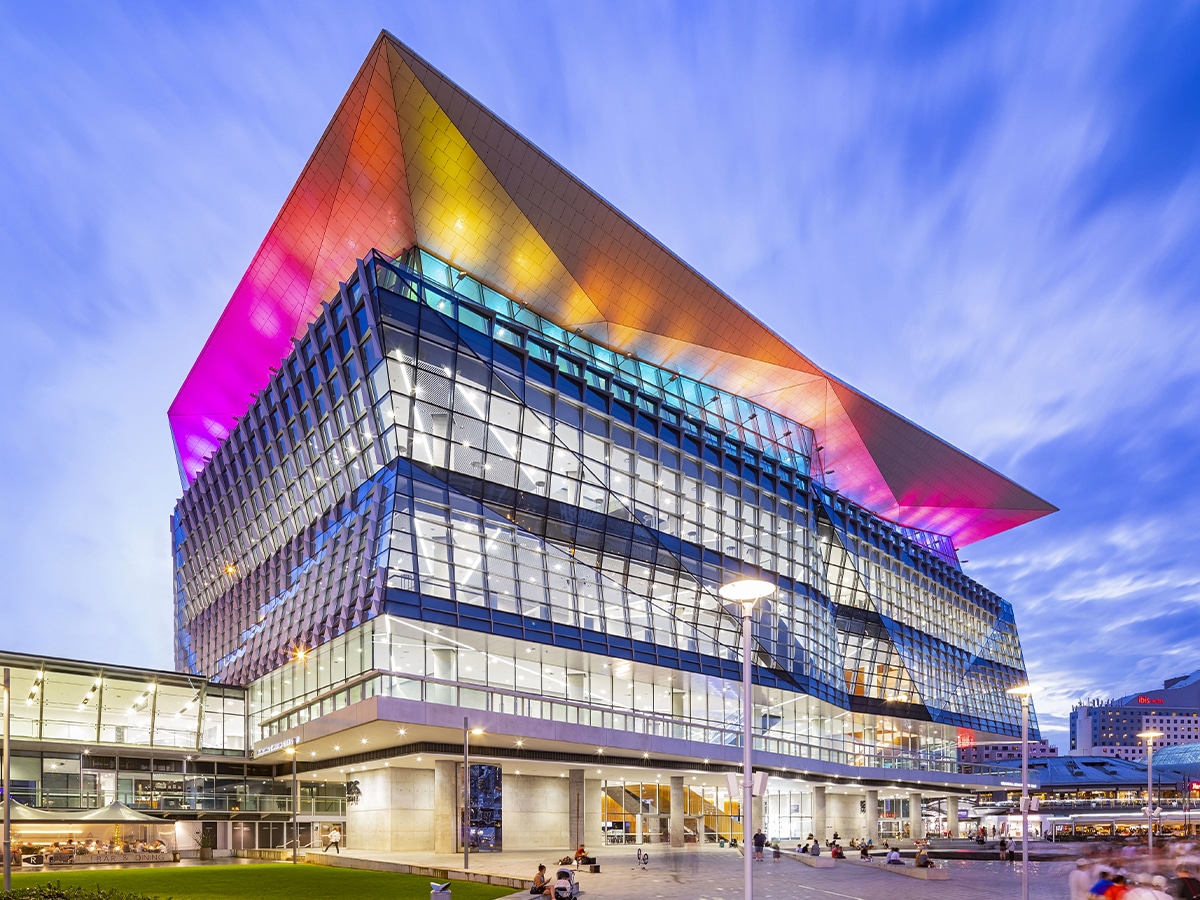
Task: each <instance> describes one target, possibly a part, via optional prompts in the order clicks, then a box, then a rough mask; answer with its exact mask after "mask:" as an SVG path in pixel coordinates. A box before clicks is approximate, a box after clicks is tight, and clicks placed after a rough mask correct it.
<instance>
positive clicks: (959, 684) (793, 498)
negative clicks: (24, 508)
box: [170, 33, 1054, 852]
mask: <svg viewBox="0 0 1200 900" xmlns="http://www.w3.org/2000/svg"><path fill="white" fill-rule="evenodd" d="M817 349H819V348H817ZM170 425H171V429H172V433H173V437H174V441H175V447H176V450H177V453H178V459H179V464H180V471H181V476H182V478H183V483H184V490H183V495H182V498H181V499H180V500H179V502H178V505H177V507H176V510H175V512H174V515H173V518H172V532H173V552H174V602H175V608H174V614H175V641H176V644H175V654H176V656H175V658H176V665H177V668H178V669H179V671H180V672H181V673H191V674H193V675H194V676H197V677H203V678H204V679H205V680H206V683H211V684H213V685H220V686H230V687H234V686H236V687H239V688H243V689H244V690H245V699H246V722H247V725H246V738H245V739H246V741H247V753H249V754H251V755H252V756H253V760H254V763H255V765H258V766H264V767H273V768H272V769H271V770H272V772H274V775H275V777H276V778H279V779H285V780H286V779H287V778H289V777H290V765H291V761H292V760H297V761H298V774H299V778H300V779H301V783H304V782H309V781H316V782H318V783H320V782H326V781H339V780H343V781H353V782H355V784H354V786H353V789H352V791H351V796H350V797H349V798H347V799H348V800H349V801H350V802H348V803H347V806H346V808H345V809H346V812H345V829H346V839H347V841H348V843H349V844H350V845H353V846H358V847H362V848H374V849H379V850H403V849H425V850H432V851H435V852H453V851H457V850H458V849H459V846H460V841H461V840H463V837H462V835H464V834H467V835H469V836H468V837H467V838H466V840H467V841H469V843H470V844H471V845H473V846H474V847H476V848H477V849H480V850H486V849H499V848H501V847H503V848H508V849H525V848H529V849H532V848H560V847H561V848H563V849H564V850H565V849H567V848H568V845H574V844H576V843H578V842H581V841H586V842H588V843H590V844H605V843H607V844H615V843H637V842H643V841H664V842H670V843H672V844H675V845H679V844H684V843H687V842H692V841H696V842H719V841H720V840H722V839H723V838H728V837H730V836H733V835H737V834H740V832H741V816H742V815H743V814H749V815H753V816H754V817H755V818H756V820H757V821H756V824H757V823H758V822H761V823H762V824H763V826H764V827H765V829H766V830H767V831H768V832H769V833H770V834H771V835H772V836H776V837H779V838H785V839H786V838H794V837H801V838H802V837H803V836H805V835H806V834H808V833H809V832H814V833H816V834H818V835H823V836H827V835H832V833H833V832H835V831H837V832H840V834H841V835H842V836H843V837H845V838H848V837H851V836H854V835H862V836H868V835H873V836H876V837H879V836H882V835H887V834H902V833H917V832H920V831H922V830H925V829H928V828H930V827H939V830H940V828H941V827H946V826H947V825H948V826H949V827H950V828H952V829H956V828H957V826H958V823H959V821H960V819H962V818H963V816H964V814H965V812H966V809H965V807H966V806H967V804H964V805H963V806H964V808H962V809H960V807H959V800H960V798H968V797H972V796H974V795H975V794H976V793H977V792H978V791H979V790H980V789H982V788H984V787H985V786H986V785H987V784H989V783H993V782H994V781H995V776H993V775H990V774H989V773H988V772H987V771H984V769H985V768H986V767H980V766H975V767H974V771H971V772H970V773H967V772H964V771H962V770H961V767H960V765H959V763H958V759H957V750H958V747H959V746H960V744H964V743H985V742H994V741H1000V740H1006V739H1011V738H1013V737H1016V736H1018V735H1019V734H1020V706H1019V704H1018V701H1017V699H1016V698H1015V697H1013V696H1011V695H1009V694H1007V693H1006V690H1007V689H1008V688H1011V687H1013V686H1016V685H1021V684H1023V683H1024V682H1025V681H1026V675H1025V667H1024V662H1023V659H1022V655H1021V647H1020V643H1019V640H1018V636H1017V630H1016V624H1015V620H1014V616H1013V610H1012V607H1011V606H1010V605H1009V603H1007V602H1006V601H1005V600H1003V599H1002V598H1000V597H998V596H997V595H995V594H994V593H992V592H991V591H989V590H988V589H987V588H985V587H984V586H982V585H980V584H978V583H977V582H975V581H973V580H972V579H971V578H969V577H968V576H967V575H965V574H964V573H963V571H962V569H961V567H960V565H959V558H958V551H959V549H960V548H962V547H963V546H965V545H966V544H969V543H971V542H974V541H978V540H981V539H983V538H986V537H988V536H990V535H993V534H996V533H998V532H1001V531H1004V530H1006V529H1008V528H1012V527H1014V526H1017V525H1020V524H1022V523H1026V522H1029V521H1031V520H1034V519H1037V518H1039V517H1041V516H1043V515H1046V514H1047V513H1050V512H1052V511H1053V510H1054V507H1052V506H1051V505H1050V504H1048V503H1046V502H1045V501H1043V500H1041V499H1039V498H1038V497H1037V496H1035V495H1034V494H1032V493H1030V492H1029V491H1027V490H1026V489H1024V488H1022V487H1020V486H1019V485H1017V484H1015V483H1013V482H1012V481H1010V480H1009V479H1007V478H1006V477H1004V476H1003V475H1001V474H999V473H998V472H996V471H994V470H992V469H991V468H989V467H988V466H986V465H984V464H982V463H980V462H978V461H977V460H975V459H973V458H971V457H970V456H968V455H967V454H965V453H963V452H961V451H959V450H957V449H955V448H954V447H952V446H950V445H949V444H947V443H945V442H944V441H942V440H940V439H939V438H937V437H935V436H933V435H932V434H930V433H928V432H927V431H924V430H923V429H921V428H920V427H918V426H917V425H914V424H913V423H911V422H909V421H908V420H906V419H904V418H903V417H901V416H900V415H898V414H896V413H894V412H892V411H891V410H889V409H887V408H885V407H883V406H882V405H880V404H879V403H877V402H875V401H873V400H871V399H870V398H869V397H867V396H865V395H864V394H862V393H860V392H859V391H857V390H855V389H854V388H852V387H850V386H848V385H846V384H845V383H843V382H841V381H839V380H837V379H836V378H835V377H833V376H831V375H829V374H828V373H826V372H825V371H824V370H822V369H821V368H819V367H818V366H817V365H816V364H815V363H813V362H811V361H810V360H809V359H808V358H807V357H806V356H804V355H802V354H801V353H800V352H798V351H797V350H795V349H793V348H792V347H791V346H790V345H789V344H788V343H786V342H785V341H784V339H783V338H782V337H780V336H779V335H777V334H776V333H774V332H773V331H772V330H770V328H769V327H768V326H767V325H766V324H764V323H763V322H761V321H759V320H758V319H757V318H755V317H754V316H753V315H752V314H751V313H750V312H748V311H747V310H746V309H745V308H743V307H742V306H740V305H738V304H737V303H736V302H735V301H734V300H732V299H730V298H729V297H727V296H726V295H725V294H723V293H722V292H721V291H720V290H719V289H718V288H716V287H715V286H714V285H712V284H711V283H710V282H708V281H707V280H705V279H704V277H703V276H701V275H700V274H698V273H697V272H696V271H695V270H694V269H692V268H691V267H689V266H688V265H687V264H686V263H684V262H683V261H681V260H680V259H679V258H678V257H677V256H675V255H674V254H672V253H671V251H669V250H668V249H667V248H666V247H664V246H663V245H661V244H660V243H658V242H657V241H656V240H655V239H654V238H652V237H651V236H650V235H649V234H647V233H646V232H645V231H644V230H643V229H641V228H640V227H639V226H638V225H636V224H635V223H634V222H632V221H630V220H629V219H628V218H626V217H625V216H624V215H622V214H621V213H620V212H619V211H617V210H616V209H615V208H613V207H612V206H611V205H609V204H608V203H607V202H605V201H604V200H603V199H601V198H600V197H599V196H597V194H596V193H595V192H593V191H592V190H590V189H589V188H588V187H587V186H585V185H584V184H582V183H581V182H580V181H579V180H578V179H576V178H575V177H574V176H572V175H570V174H569V173H567V172H566V171H565V170H564V169H563V168H562V167H560V166H559V165H558V164H556V163H555V162H554V161H553V160H551V159H549V158H548V157H547V156H546V155H545V154H544V153H542V152H541V151H540V150H538V149H537V148H536V147H535V146H533V144H531V143H530V142H529V141H528V140H526V139H525V138H523V137H522V136H521V135H519V134H517V133H516V132H515V131H514V130H513V129H512V128H510V127H509V126H508V125H506V124H505V123H504V122H502V121H500V120H499V119H498V118H497V117H496V116H495V115H494V114H492V113H491V112H489V111H488V110H487V109H485V108H484V107H483V106H482V105H481V104H480V103H479V102H478V101H476V100H474V99H473V98H472V97H470V96H469V95H467V94H466V93H465V92H464V91H463V90H462V89H460V88H459V87H457V86H456V85H454V84H453V83H451V82H450V81H449V80H447V78H446V77H445V76H443V75H442V74H440V73H439V72H437V71H436V70H434V69H433V68H432V67H431V66H430V65H429V64H428V63H426V62H425V61H424V60H422V59H421V58H420V57H419V56H417V55H416V54H415V53H414V52H413V51H412V50H410V49H409V48H407V47H406V46H404V45H403V44H401V43H400V42H398V41H397V40H396V39H394V38H393V37H392V36H390V35H388V34H386V33H384V34H382V35H381V36H380V37H379V39H378V41H377V42H376V44H375V45H374V47H373V48H372V50H371V52H370V54H369V56H368V57H367V59H366V61H365V62H364V63H363V66H362V68H361V70H360V71H359V73H358V75H357V77H356V78H355V80H354V82H353V84H352V85H351V87H350V89H349V91H348V93H347V94H346V96H345V98H344V99H343V101H342V103H341V105H340V106H339V107H338V109H337V111H336V113H335V114H334V117H333V120H332V122H331V123H330V124H329V126H328V128H327V130H326V131H325V133H324V134H323V135H322V137H321V139H320V142H319V144H318V146H317V148H316V150H315V151H314V153H313V155H312V157H311V158H310V160H309V161H308V163H307V164H306V166H305V167H304V169H303V171H302V173H301V174H300V177H299V180H298V181H297V183H296V185H295V187H294V188H293V190H292V191H291V193H290V194H289V196H288V197H287V200H286V202H285V203H284V205H283V208H282V210H281V211H280V213H279V215H278V217H277V218H276V219H275V221H274V223H273V224H272V226H271V228H270V230H269V232H268V234H267V235H266V238H265V239H264V240H263V242H262V244H261V247H260V248H259V250H258V252H257V253H256V255H255V256H254V258H253V260H252V261H251V263H250V266H249V268H248V270H247V271H246V273H245V275H244V277H243V278H242V280H241V282H240V283H239V284H238V285H237V287H236V290H235V291H234V293H233V296H232V298H231V299H230V301H229V303H228V305H227V307H226V308H225V310H224V312H223V314H222V315H221V317H220V319H219V321H218V322H217V324H216V326H215V328H214V330H213V332H212V334H211V335H210V336H209V338H208V340H207V342H206V343H205V344H204V347H203V349H202V351H201V352H200V355H199V357H198V359H197V360H196V362H195V364H194V365H193V367H192V368H191V371H190V373H189V374H188V376H187V378H186V380H185V381H184V383H183V385H182V387H181V388H180V390H179V392H178V395H177V396H176V398H175V400H174V403H173V404H172V406H171V409H170ZM747 578H752V579H758V580H763V581H767V582H770V584H771V585H772V586H773V587H774V591H773V593H772V594H771V595H770V596H769V597H767V598H765V599H764V600H762V601H761V602H760V603H759V605H758V608H757V611H756V615H755V619H754V624H753V651H752V661H753V680H754V689H753V697H752V704H753V705H752V713H751V719H752V724H753V729H754V756H755V762H756V768H758V769H761V770H763V771H765V772H767V773H768V775H769V779H768V782H767V790H766V792H765V795H764V796H762V797H761V798H760V799H759V800H757V801H756V802H755V807H754V809H753V810H745V811H743V810H742V809H741V808H740V806H739V803H738V798H737V795H736V789H735V791H734V796H732V797H731V796H730V793H729V791H730V784H729V781H728V780H727V778H726V775H727V774H729V773H735V772H737V771H738V770H739V761H740V757H741V733H742V724H743V714H742V697H741V691H740V682H741V674H740V666H741V650H740V634H741V611H740V609H739V608H736V607H735V608H732V609H731V608H730V607H729V606H728V605H727V604H726V603H725V601H723V600H722V599H721V597H720V596H719V594H718V591H719V589H720V588H721V587H722V586H723V585H727V584H729V583H730V582H733V581H737V580H741V579H747ZM1032 734H1033V738H1034V739H1035V740H1036V739H1037V737H1038V734H1037V728H1036V722H1034V725H1033V728H1032ZM464 750H465V751H466V754H467V756H468V760H467V764H466V768H465V771H464V769H463V762H464ZM464 776H465V777H466V780H467V785H466V790H464V784H463V780H462V779H463V778H464ZM464 794H465V795H466V798H467V799H466V800H465V801H464V799H463V797H464ZM464 807H465V808H466V811H465V812H464ZM463 816H466V817H467V820H468V822H469V826H468V827H467V828H460V827H459V824H460V822H461V819H462V817H463ZM939 823H940V824H939Z"/></svg>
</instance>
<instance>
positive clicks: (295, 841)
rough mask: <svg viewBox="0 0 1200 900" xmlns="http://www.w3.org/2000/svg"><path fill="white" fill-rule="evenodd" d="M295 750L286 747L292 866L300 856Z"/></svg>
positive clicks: (298, 788) (298, 794) (298, 791)
mask: <svg viewBox="0 0 1200 900" xmlns="http://www.w3.org/2000/svg"><path fill="white" fill-rule="evenodd" d="M296 750H297V748H296V747H288V748H287V755H288V756H290V757H291V758H292V865H293V866H294V865H296V864H297V863H298V862H299V859H298V857H299V855H300V825H299V815H298V813H299V807H300V782H299V780H298V779H297V778H296V757H297V755H298V754H297V752H296Z"/></svg>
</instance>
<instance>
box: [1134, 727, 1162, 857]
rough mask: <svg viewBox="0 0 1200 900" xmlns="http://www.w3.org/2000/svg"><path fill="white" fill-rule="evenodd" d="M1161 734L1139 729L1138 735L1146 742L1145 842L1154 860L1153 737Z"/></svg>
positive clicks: (1158, 736) (1151, 730)
mask: <svg viewBox="0 0 1200 900" xmlns="http://www.w3.org/2000/svg"><path fill="white" fill-rule="evenodd" d="M1162 736H1163V733H1162V732H1161V731H1154V730H1153V729H1150V730H1149V731H1139V732H1138V737H1140V738H1141V739H1142V740H1144V741H1145V742H1146V844H1147V848H1148V849H1149V851H1150V860H1151V861H1152V862H1153V860H1154V739H1155V738H1160V737H1162Z"/></svg>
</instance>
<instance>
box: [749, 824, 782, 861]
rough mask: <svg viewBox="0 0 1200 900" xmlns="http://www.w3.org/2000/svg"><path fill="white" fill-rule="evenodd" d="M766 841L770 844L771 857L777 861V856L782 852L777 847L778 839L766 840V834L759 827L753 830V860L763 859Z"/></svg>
mask: <svg viewBox="0 0 1200 900" xmlns="http://www.w3.org/2000/svg"><path fill="white" fill-rule="evenodd" d="M768 843H770V845H771V859H773V860H774V861H775V862H779V858H780V856H781V855H782V853H781V851H780V849H779V841H770V842H768V841H767V836H766V835H765V834H763V832H762V829H761V828H760V829H759V830H758V831H756V832H754V858H755V860H757V861H759V862H761V861H762V860H763V851H764V850H765V849H766V847H767V844H768Z"/></svg>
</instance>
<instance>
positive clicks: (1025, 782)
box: [1008, 684, 1033, 900]
mask: <svg viewBox="0 0 1200 900" xmlns="http://www.w3.org/2000/svg"><path fill="white" fill-rule="evenodd" d="M1008 693H1010V694H1012V695H1013V696H1015V697H1016V698H1017V699H1018V700H1020V701H1021V900H1029V695H1030V694H1032V693H1033V688H1031V687H1030V686H1029V685H1027V684H1021V685H1017V686H1016V687H1013V688H1009V689H1008Z"/></svg>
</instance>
